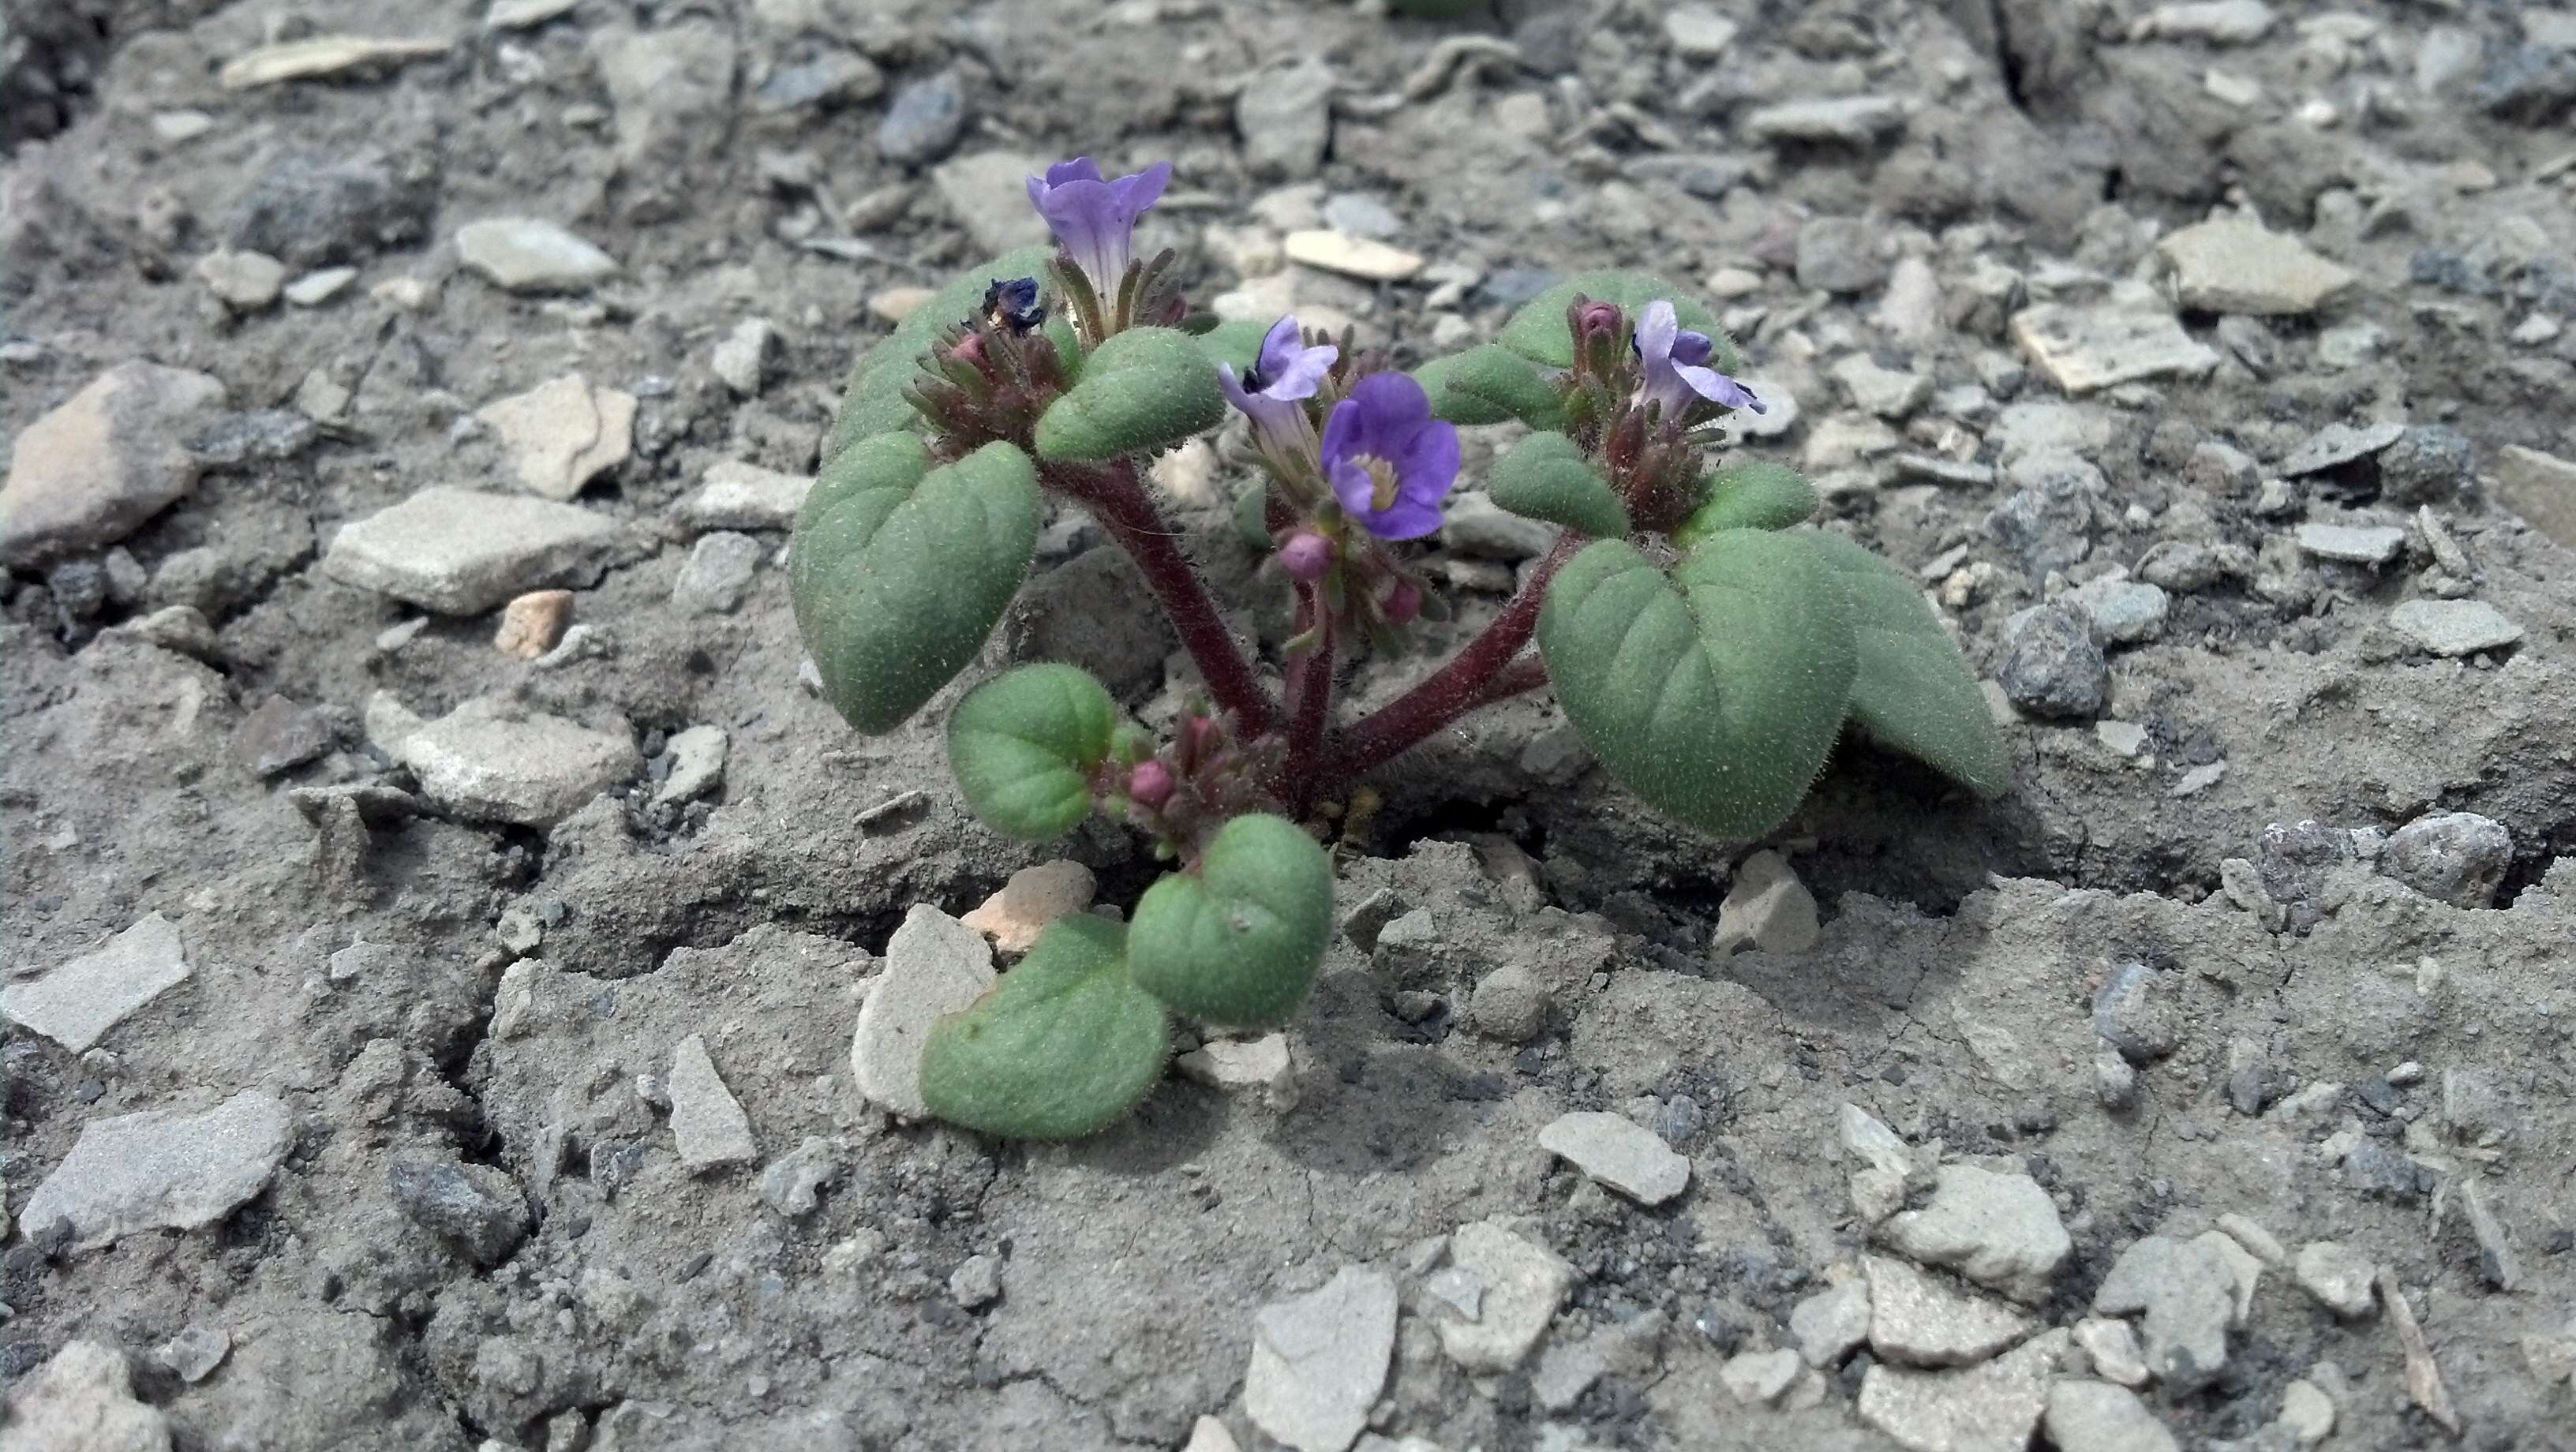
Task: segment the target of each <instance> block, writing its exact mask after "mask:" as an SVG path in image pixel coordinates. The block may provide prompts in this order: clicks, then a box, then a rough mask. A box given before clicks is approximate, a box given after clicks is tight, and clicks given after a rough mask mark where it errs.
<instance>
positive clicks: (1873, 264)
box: [1796, 217, 1888, 293]
mask: <svg viewBox="0 0 2576 1452" xmlns="http://www.w3.org/2000/svg"><path fill="white" fill-rule="evenodd" d="M1884 235H1885V232H1884V229H1882V228H1881V227H1879V226H1878V225H1876V224H1875V223H1872V222H1871V221H1869V220H1868V219H1867V218H1864V217H1814V218H1810V219H1809V220H1808V221H1807V222H1806V223H1805V225H1803V226H1801V227H1799V228H1798V243H1797V254H1796V268H1797V275H1798V285H1799V286H1800V287H1811V288H1816V289H1819V290H1821V291H1824V292H1833V293H1856V292H1867V291H1869V290H1870V289H1871V288H1874V287H1876V286H1878V285H1879V284H1880V283H1882V282H1884V281H1886V280H1887V265H1888V264H1887V259H1886V258H1884V257H1882V256H1880V255H1879V252H1878V243H1879V241H1880V239H1881V238H1882V237H1883V236H1884Z"/></svg>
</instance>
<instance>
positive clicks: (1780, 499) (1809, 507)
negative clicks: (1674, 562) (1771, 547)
mask: <svg viewBox="0 0 2576 1452" xmlns="http://www.w3.org/2000/svg"><path fill="white" fill-rule="evenodd" d="M1704 487H1705V489H1706V491H1707V492H1706V494H1705V495H1704V496H1703V497H1702V499H1701V500H1700V505H1699V507H1698V508H1697V509H1694V510H1692V511H1691V514H1690V518H1688V519H1685V520H1683V521H1682V525H1681V528H1679V529H1676V530H1674V531H1673V545H1674V547H1675V548H1677V549H1685V550H1686V549H1689V548H1690V547H1691V546H1692V545H1695V544H1697V543H1699V542H1700V541H1701V540H1704V539H1706V538H1708V537H1709V536H1710V535H1713V534H1715V533H1717V532H1718V531H1719V530H1722V529H1787V528H1788V527H1789V526H1791V525H1793V524H1803V523H1805V522H1806V520H1807V518H1808V516H1810V515H1812V514H1814V513H1815V512H1816V491H1815V488H1814V487H1813V486H1812V485H1810V484H1808V483H1807V481H1806V480H1805V479H1804V478H1803V477H1801V476H1800V475H1799V473H1798V471H1797V470H1795V469H1792V468H1790V467H1789V466H1788V465H1786V464H1775V463H1772V462H1771V461H1770V460H1768V459H1747V460H1745V461H1743V462H1741V463H1735V464H1729V465H1727V466H1726V467H1725V468H1722V469H1719V470H1718V471H1717V472H1715V473H1713V474H1711V475H1709V476H1708V479H1707V480H1706V481H1705V485H1704Z"/></svg>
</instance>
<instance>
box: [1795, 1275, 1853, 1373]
mask: <svg viewBox="0 0 2576 1452" xmlns="http://www.w3.org/2000/svg"><path fill="white" fill-rule="evenodd" d="M1869 1318H1870V1305H1869V1282H1868V1281H1866V1280H1856V1281H1845V1282H1843V1283H1842V1284H1841V1285H1838V1286H1836V1287H1834V1288H1833V1289H1832V1290H1829V1291H1818V1292H1817V1293H1815V1294H1814V1295H1812V1296H1809V1297H1807V1298H1806V1299H1805V1300H1803V1301H1800V1302H1799V1303H1798V1304H1797V1305H1795V1306H1792V1307H1790V1308H1789V1334H1790V1335H1792V1336H1794V1337H1796V1338H1798V1354H1799V1356H1800V1357H1801V1358H1803V1359H1804V1360H1805V1361H1806V1363H1807V1364H1808V1365H1809V1366H1812V1367H1814V1368H1816V1369H1817V1370H1818V1371H1824V1370H1828V1369H1830V1368H1832V1367H1835V1366H1838V1365H1840V1364H1841V1363H1842V1359H1843V1358H1844V1357H1846V1356H1849V1355H1851V1353H1852V1352H1853V1350H1854V1349H1855V1348H1857V1347H1858V1346H1860V1344H1861V1343H1862V1342H1864V1341H1867V1340H1868V1339H1869Z"/></svg>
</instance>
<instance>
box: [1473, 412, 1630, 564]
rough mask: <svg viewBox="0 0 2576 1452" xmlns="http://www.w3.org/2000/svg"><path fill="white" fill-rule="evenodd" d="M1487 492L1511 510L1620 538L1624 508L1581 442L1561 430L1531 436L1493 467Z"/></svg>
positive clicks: (1625, 527)
mask: <svg viewBox="0 0 2576 1452" xmlns="http://www.w3.org/2000/svg"><path fill="white" fill-rule="evenodd" d="M1485 488H1486V492H1487V493H1488V494H1490V495H1491V496H1492V497H1493V501H1494V502H1495V503H1496V504H1499V505H1501V506H1502V507H1503V508H1505V509H1508V510H1510V511H1511V512H1512V513H1514V514H1519V515H1525V516H1527V517H1528V518H1531V519H1543V520H1545V521H1547V522H1548V523H1550V524H1561V525H1564V526H1565V527H1566V528H1567V529H1570V530H1573V531H1575V532H1576V533H1578V534H1588V535H1592V536H1594V537H1596V538H1600V539H1620V538H1624V537H1625V536H1626V535H1627V533H1628V509H1627V506H1626V505H1624V504H1621V503H1620V502H1619V495H1618V493H1617V492H1616V491H1614V490H1613V489H1611V487H1610V481H1609V480H1607V479H1605V478H1603V477H1601V470H1600V467H1599V466H1598V465H1596V464H1594V463H1593V462H1592V461H1591V460H1590V459H1588V458H1585V457H1584V455H1583V448H1582V446H1581V445H1579V444H1577V443H1575V442H1574V440H1572V439H1569V438H1567V437H1566V436H1565V435H1563V434H1532V435H1530V436H1529V437H1528V438H1525V439H1523V440H1521V441H1520V443H1519V444H1517V445H1515V446H1514V447H1513V449H1512V451H1511V452H1510V453H1508V454H1505V455H1504V456H1503V458H1502V462H1500V463H1498V464H1496V465H1494V472H1493V474H1492V476H1491V477H1490V478H1489V479H1488V480H1487V481H1486V484H1485Z"/></svg>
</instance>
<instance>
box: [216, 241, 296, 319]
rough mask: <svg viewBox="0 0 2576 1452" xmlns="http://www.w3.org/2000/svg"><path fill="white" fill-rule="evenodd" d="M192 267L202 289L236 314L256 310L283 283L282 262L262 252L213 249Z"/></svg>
mask: <svg viewBox="0 0 2576 1452" xmlns="http://www.w3.org/2000/svg"><path fill="white" fill-rule="evenodd" d="M196 270H197V281H199V282H202V283H204V284H205V285H206V291H208V292H210V293H213V294H214V295H215V297H216V299H217V300H219V301H220V302H222V303H223V305H224V306H226V307H228V308H231V309H232V310H233V311H234V312H237V313H255V312H258V311H259V310H260V309H261V308H264V307H267V306H268V305H269V304H270V303H273V302H275V301H277V295H278V293H279V292H280V291H282V290H283V289H284V288H285V286H286V264H285V263H283V262H280V261H278V260H277V259H276V258H274V257H271V256H269V255H268V254H267V253H265V252H235V251H233V250H232V249H231V248H228V247H224V248H217V249H216V250H214V251H212V252H209V253H207V254H206V255H205V256H203V257H200V258H198V259H197V269H196Z"/></svg>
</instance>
